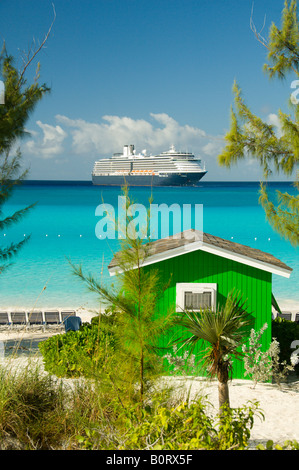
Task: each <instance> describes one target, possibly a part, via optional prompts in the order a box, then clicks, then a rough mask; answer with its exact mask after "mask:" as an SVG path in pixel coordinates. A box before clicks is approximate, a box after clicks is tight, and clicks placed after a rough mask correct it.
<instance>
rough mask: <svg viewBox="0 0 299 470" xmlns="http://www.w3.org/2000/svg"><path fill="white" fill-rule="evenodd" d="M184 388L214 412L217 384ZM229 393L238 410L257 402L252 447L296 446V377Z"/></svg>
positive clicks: (34, 331)
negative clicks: (260, 414)
mask: <svg viewBox="0 0 299 470" xmlns="http://www.w3.org/2000/svg"><path fill="white" fill-rule="evenodd" d="M290 306H291V304H289V305H286V304H285V305H284V306H282V307H283V309H285V310H292V311H294V312H299V305H298V304H292V307H293V308H292V309H290ZM77 315H78V316H80V317H81V318H82V320H83V321H84V322H85V321H90V319H91V317H92V316H93V315H94V312H90V311H81V312H80V313H79V312H78V313H77ZM61 333H64V329H63V328H62V327H60V328H57V327H54V328H52V327H49V328H46V330H45V331H44V330H43V329H42V328H40V327H39V328H30V329H24V328H22V329H18V328H12V329H7V330H0V344H1V342H2V341H6V340H21V339H37V338H38V339H40V338H46V337H48V336H49V335H55V334H61ZM9 360H10V361H11V364H13V365H14V366H16V367H22V366H24V365H25V364H26V363H27V361H28V359H26V358H25V357H23V358H15V359H7V358H5V359H4V358H3V357H2V358H0V361H1V363H2V364H3V363H7V362H8V361H9ZM167 380H169V381H170V382H171V383H172V382H173V381H177V383H178V384H182V378H174V377H171V378H167ZM186 386H187V387H189V386H191V387H192V388H191V396H192V397H194V396H195V395H196V394H197V393H202V394H203V395H207V400H208V402H210V403H211V405H212V407H213V408H211V413H212V414H214V413H215V412H217V410H218V385H217V381H212V382H211V381H207V380H204V379H200V378H195V379H194V378H193V379H187V381H186ZM229 390H230V405H231V407H233V408H236V407H241V406H244V405H245V404H248V402H249V401H258V402H259V408H260V409H261V411H262V412H263V414H264V417H265V419H264V420H261V419H260V418H259V417H256V418H255V421H254V426H253V429H252V431H251V439H250V441H251V446H252V447H254V446H255V445H257V444H259V443H262V444H265V443H266V442H267V441H268V440H273V442H274V443H283V442H284V441H286V440H296V441H298V442H299V377H294V380H292V381H288V382H287V383H284V384H282V386H281V388H279V387H278V386H277V385H276V384H257V385H256V387H255V388H253V383H252V382H251V381H249V380H233V381H232V382H230V385H229Z"/></svg>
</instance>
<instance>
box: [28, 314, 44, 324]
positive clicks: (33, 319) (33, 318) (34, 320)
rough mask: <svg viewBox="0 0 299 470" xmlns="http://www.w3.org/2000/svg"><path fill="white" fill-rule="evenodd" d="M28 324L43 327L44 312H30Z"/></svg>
mask: <svg viewBox="0 0 299 470" xmlns="http://www.w3.org/2000/svg"><path fill="white" fill-rule="evenodd" d="M28 323H29V325H42V324H43V323H44V321H43V312H29V313H28Z"/></svg>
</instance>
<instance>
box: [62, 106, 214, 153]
mask: <svg viewBox="0 0 299 470" xmlns="http://www.w3.org/2000/svg"><path fill="white" fill-rule="evenodd" d="M150 116H151V118H152V122H151V121H150V120H149V121H146V120H144V119H132V118H130V117H126V116H124V117H119V116H109V115H106V116H103V118H102V120H103V122H102V123H91V122H87V121H84V120H82V119H70V118H68V117H66V116H62V115H57V116H56V119H57V121H58V122H59V123H60V125H62V126H64V127H67V128H69V129H70V133H71V136H72V148H73V152H74V153H77V154H80V155H84V154H90V153H91V152H92V153H96V154H97V155H99V156H104V155H110V154H111V153H113V152H118V151H121V150H122V148H123V146H124V145H126V144H134V145H135V148H136V149H137V150H138V151H139V150H141V149H143V148H146V149H147V150H148V152H152V153H156V152H161V151H162V150H167V149H168V148H169V145H172V144H173V145H175V146H177V147H179V148H182V149H183V148H188V147H189V148H192V149H193V147H194V146H195V147H197V149H198V147H199V146H202V139H203V138H206V133H205V131H203V130H202V129H199V128H195V127H191V126H189V125H183V126H182V125H180V124H179V123H178V122H177V121H175V119H173V118H171V117H170V116H168V115H167V114H165V113H161V114H153V113H152V114H150Z"/></svg>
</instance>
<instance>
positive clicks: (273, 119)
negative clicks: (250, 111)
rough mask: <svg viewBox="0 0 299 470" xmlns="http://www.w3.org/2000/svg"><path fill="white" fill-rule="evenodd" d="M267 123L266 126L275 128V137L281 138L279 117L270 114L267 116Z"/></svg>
mask: <svg viewBox="0 0 299 470" xmlns="http://www.w3.org/2000/svg"><path fill="white" fill-rule="evenodd" d="M267 122H268V124H271V125H272V126H274V127H276V129H277V137H281V136H282V128H281V123H280V120H279V117H278V116H277V114H274V113H270V114H269V115H268V118H267Z"/></svg>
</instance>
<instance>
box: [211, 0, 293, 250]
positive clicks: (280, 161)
mask: <svg viewBox="0 0 299 470" xmlns="http://www.w3.org/2000/svg"><path fill="white" fill-rule="evenodd" d="M251 24H252V23H251ZM252 29H253V31H254V33H255V35H256V38H257V39H258V41H259V42H261V43H262V44H263V46H264V47H266V49H267V51H268V55H267V59H268V63H266V64H265V66H264V71H265V72H266V74H267V75H268V76H269V78H270V79H275V78H276V79H279V80H283V79H286V77H287V76H288V75H289V74H290V73H292V74H294V75H295V77H296V78H299V23H298V16H297V1H296V0H292V1H288V0H286V1H285V2H284V9H283V11H282V19H281V27H280V28H278V27H277V26H276V25H275V24H274V23H273V24H272V25H271V27H270V31H269V37H268V40H265V39H264V38H263V37H262V36H261V34H260V33H257V31H256V29H255V27H254V26H253V27H252ZM233 94H234V106H233V107H232V108H231V124H230V130H229V132H228V133H227V134H226V135H225V140H226V146H225V147H224V149H223V151H222V152H221V154H220V155H219V157H218V161H219V164H220V165H222V166H226V167H228V168H230V167H231V166H232V165H233V164H236V163H237V162H238V161H239V160H242V159H245V158H253V159H256V160H257V162H258V163H259V164H260V166H261V167H262V169H263V173H264V177H265V180H266V181H267V178H268V177H269V176H270V175H271V174H273V173H274V172H275V173H277V174H279V173H283V174H285V175H287V176H292V175H294V180H295V183H294V187H295V188H296V189H297V190H299V172H298V173H297V170H298V163H299V104H298V103H294V100H293V101H292V99H291V98H292V97H290V99H289V108H290V113H289V114H287V113H285V112H283V111H282V110H278V113H277V115H278V120H279V126H280V130H279V132H277V130H276V127H275V126H273V125H271V124H268V123H266V122H264V121H263V120H262V119H261V118H259V117H258V116H256V115H255V114H254V113H252V112H251V110H250V109H249V107H248V106H247V104H246V103H245V100H244V99H243V97H242V92H241V88H240V87H239V86H238V84H237V83H236V82H234V85H233ZM296 173H297V174H296ZM259 202H260V204H261V205H262V207H263V208H264V210H265V213H266V218H267V220H268V221H269V223H270V224H271V226H272V227H273V229H274V230H275V231H277V232H278V233H279V234H280V235H281V236H282V237H284V238H285V239H286V240H288V241H289V242H290V243H291V244H292V245H294V246H298V245H299V222H298V212H299V195H295V196H293V195H290V194H288V193H285V194H281V193H280V192H277V201H274V202H273V201H271V200H270V197H269V194H268V192H267V185H266V184H262V183H261V189H260V199H259Z"/></svg>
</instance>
